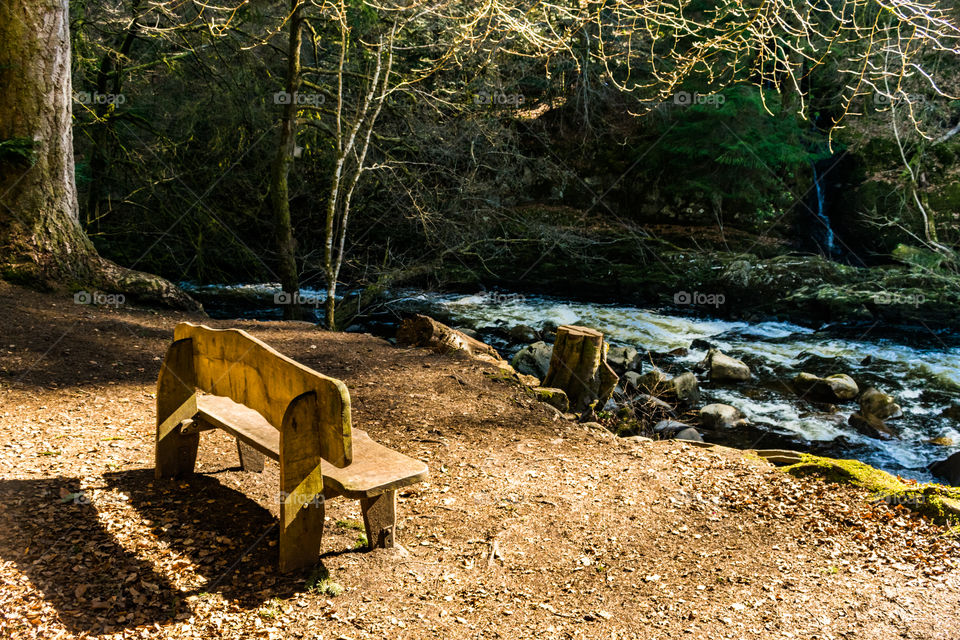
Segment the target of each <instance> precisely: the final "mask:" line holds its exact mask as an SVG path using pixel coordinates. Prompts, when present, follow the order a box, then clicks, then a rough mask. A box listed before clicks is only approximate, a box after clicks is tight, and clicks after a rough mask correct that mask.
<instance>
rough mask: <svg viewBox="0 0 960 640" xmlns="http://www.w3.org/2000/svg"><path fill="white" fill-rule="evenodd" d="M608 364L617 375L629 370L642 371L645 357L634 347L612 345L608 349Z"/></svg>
mask: <svg viewBox="0 0 960 640" xmlns="http://www.w3.org/2000/svg"><path fill="white" fill-rule="evenodd" d="M607 364H609V365H610V366H611V367H612V368H613V370H614V371H616V373H617V375H619V376H622V375H624V374H625V373H626V372H627V371H640V370H641V369H642V367H643V358H641V356H640V353H639V352H638V351H637V350H636V349H634V348H633V347H610V348H609V349H607Z"/></svg>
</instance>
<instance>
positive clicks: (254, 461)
mask: <svg viewBox="0 0 960 640" xmlns="http://www.w3.org/2000/svg"><path fill="white" fill-rule="evenodd" d="M237 454H239V456H240V467H241V468H243V470H244V471H251V472H253V473H261V472H263V463H264V459H265V458H266V456H264V455H263V454H262V453H260V452H259V451H257V450H256V449H254V448H253V447H251V446H250V445H248V444H247V443H246V442H244V441H243V440H241V439H240V438H237Z"/></svg>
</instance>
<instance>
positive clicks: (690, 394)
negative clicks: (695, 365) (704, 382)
mask: <svg viewBox="0 0 960 640" xmlns="http://www.w3.org/2000/svg"><path fill="white" fill-rule="evenodd" d="M669 385H670V395H671V396H672V397H673V398H674V399H675V400H676V401H677V402H679V403H680V404H686V405H692V404H696V403H697V401H698V400H700V383H699V382H697V376H695V375H693V373H692V372H690V371H686V372H684V373H681V374H680V375H678V376H674V377H673V378H671V379H670V381H669Z"/></svg>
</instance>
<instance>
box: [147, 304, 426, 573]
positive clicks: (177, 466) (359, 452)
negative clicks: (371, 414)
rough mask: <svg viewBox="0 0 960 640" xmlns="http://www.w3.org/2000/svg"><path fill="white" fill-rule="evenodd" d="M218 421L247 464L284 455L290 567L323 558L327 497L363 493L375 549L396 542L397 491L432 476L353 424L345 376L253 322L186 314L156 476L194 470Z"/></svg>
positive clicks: (165, 386) (166, 380) (284, 526)
mask: <svg viewBox="0 0 960 640" xmlns="http://www.w3.org/2000/svg"><path fill="white" fill-rule="evenodd" d="M198 390H199V391H201V392H203V393H202V394H201V393H198V392H197V391H198ZM208 429H222V430H224V431H226V432H227V433H229V434H230V435H232V436H234V437H236V438H237V445H238V449H239V451H240V459H241V465H242V466H243V467H244V468H245V469H247V470H258V471H259V470H262V469H263V457H262V456H267V457H270V458H272V459H274V460H277V461H278V462H279V463H280V496H279V497H280V570H281V571H284V572H286V571H293V570H295V569H298V568H302V567H306V566H312V565H313V564H315V563H316V562H317V559H318V557H319V553H320V544H321V540H322V537H323V522H324V500H326V499H330V498H333V497H336V496H344V497H346V498H352V499H355V500H359V501H360V509H361V511H362V512H363V522H364V526H365V527H366V530H367V541H368V545H369V547H370V548H375V547H381V548H382V547H392V546H393V545H394V528H395V526H396V491H397V489H399V488H401V487H405V486H408V485H411V484H414V483H417V482H420V481H421V480H424V479H425V478H426V477H427V467H426V465H425V464H423V463H422V462H420V461H419V460H414V459H412V458H409V457H407V456H405V455H403V454H402V453H399V452H397V451H393V450H391V449H388V448H386V447H384V446H382V445H379V444H377V443H376V442H374V441H373V440H371V439H370V437H369V436H368V435H367V434H366V433H364V432H363V431H361V430H359V429H352V427H351V418H350V394H349V392H348V391H347V387H346V385H344V384H343V383H342V382H341V381H339V380H336V379H334V378H330V377H327V376H324V375H321V374H319V373H317V372H316V371H313V370H312V369H309V368H307V367H305V366H303V365H302V364H299V363H297V362H294V361H293V360H291V359H290V358H287V357H286V356H284V355H281V354H280V353H278V352H277V351H275V350H274V349H272V348H271V347H269V346H267V345H266V344H264V343H263V342H261V341H259V340H257V339H256V338H254V337H252V336H250V335H248V334H247V333H246V332H244V331H240V330H237V329H225V330H218V329H211V328H209V327H206V326H203V325H195V324H192V323H189V322H184V323H181V324H179V325H177V327H176V329H175V330H174V342H173V344H171V345H170V348H169V349H167V354H166V356H165V357H164V360H163V365H162V366H161V368H160V378H159V380H158V382H157V441H156V477H157V478H158V479H160V478H171V477H182V476H185V475H189V474H191V473H193V470H194V466H195V463H196V459H197V447H198V445H199V442H200V432H202V431H206V430H208ZM321 460H322V462H321Z"/></svg>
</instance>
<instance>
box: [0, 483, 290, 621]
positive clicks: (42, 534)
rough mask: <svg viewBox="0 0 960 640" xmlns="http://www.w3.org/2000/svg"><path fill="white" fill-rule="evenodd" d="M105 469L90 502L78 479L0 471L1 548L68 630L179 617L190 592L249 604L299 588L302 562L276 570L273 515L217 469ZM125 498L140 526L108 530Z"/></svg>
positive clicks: (246, 606)
mask: <svg viewBox="0 0 960 640" xmlns="http://www.w3.org/2000/svg"><path fill="white" fill-rule="evenodd" d="M104 479H105V481H106V483H107V486H106V489H115V490H116V492H111V493H110V494H109V497H108V498H106V500H105V501H104V502H103V503H101V500H100V499H99V498H98V500H97V503H101V506H100V507H99V508H98V506H97V505H96V504H94V502H92V501H91V500H90V499H89V498H88V497H87V496H85V495H83V494H82V493H79V492H78V489H79V487H80V481H79V479H78V478H76V477H55V478H39V479H31V480H0V504H3V509H0V558H2V559H3V560H5V561H10V562H13V563H14V564H15V565H16V566H17V568H18V569H19V570H20V571H21V572H22V573H23V574H24V575H25V576H26V577H27V578H28V579H29V581H30V582H31V583H32V584H33V586H34V587H35V588H36V589H37V590H38V591H40V592H41V593H42V595H43V598H44V600H45V601H47V602H48V603H49V604H50V605H51V606H53V607H54V608H55V609H56V610H57V613H58V617H59V620H60V622H61V623H62V624H63V625H64V626H65V627H66V628H67V630H68V631H69V632H70V633H72V634H83V633H89V634H93V635H97V634H102V633H118V632H121V631H123V630H125V629H132V628H137V627H141V626H144V625H153V624H155V623H156V624H166V623H170V622H172V621H174V620H176V619H177V618H178V617H179V618H181V619H182V618H185V617H189V615H190V614H191V607H190V605H189V603H188V602H186V598H188V597H189V596H194V595H202V594H205V593H214V592H215V593H220V594H222V595H223V597H224V598H227V599H230V600H233V601H234V602H236V603H237V604H238V605H240V606H241V607H242V608H244V609H256V608H259V607H260V606H262V605H263V604H264V602H266V601H267V600H269V599H271V598H285V597H289V596H290V595H292V594H293V593H295V592H297V591H302V590H303V589H304V578H305V577H306V575H307V573H309V572H301V573H292V574H290V575H280V574H278V572H277V547H276V540H277V531H276V518H275V517H274V516H273V515H272V514H271V513H270V512H269V510H267V509H265V508H263V507H262V506H261V505H260V504H258V503H257V502H255V501H253V500H251V499H250V498H248V497H246V496H245V495H244V494H242V493H240V492H238V491H235V490H233V489H230V488H229V487H226V486H224V485H223V484H221V483H220V482H219V481H217V480H216V479H215V478H210V477H207V476H204V475H196V476H194V477H192V478H189V479H186V480H178V481H159V482H158V481H155V480H154V477H153V470H152V469H144V470H133V471H123V472H115V473H109V474H106V475H105V476H104ZM117 496H119V497H120V498H121V499H120V500H115V497H117ZM114 502H116V509H114ZM129 508H133V509H135V510H136V512H137V516H136V517H137V518H138V520H139V522H140V523H143V524H145V525H147V527H148V528H149V529H150V533H149V534H146V533H145V534H143V535H140V536H134V535H131V536H130V537H126V536H125V535H124V534H123V533H121V534H120V535H115V533H114V532H118V531H123V524H122V519H123V518H124V517H125V518H127V519H129V517H130V516H129V514H123V513H122V511H124V510H127V509H129ZM111 523H115V524H112V525H111ZM151 538H152V539H151ZM158 543H160V544H158ZM191 577H193V578H194V580H193V584H192V585H191V584H189V582H190V580H189V579H190V578H191ZM196 577H199V578H200V579H199V580H197V579H196ZM181 580H184V581H185V582H181Z"/></svg>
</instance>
